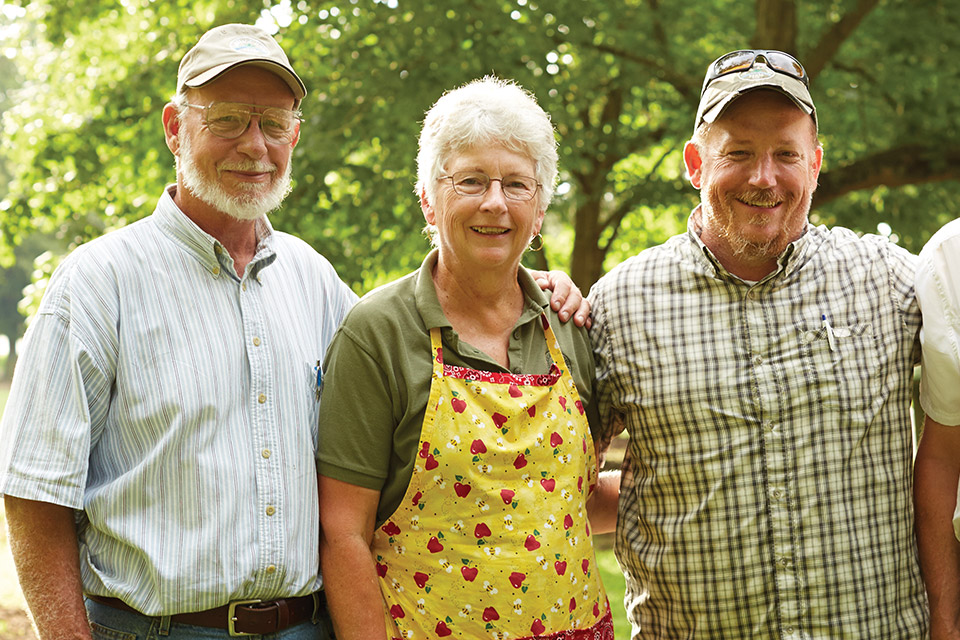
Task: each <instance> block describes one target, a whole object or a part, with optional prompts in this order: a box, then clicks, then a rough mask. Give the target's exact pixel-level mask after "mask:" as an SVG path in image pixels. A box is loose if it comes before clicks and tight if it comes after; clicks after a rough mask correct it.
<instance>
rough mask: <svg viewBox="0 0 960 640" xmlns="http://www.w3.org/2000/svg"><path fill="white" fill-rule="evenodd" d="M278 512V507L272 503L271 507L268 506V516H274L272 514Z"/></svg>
mask: <svg viewBox="0 0 960 640" xmlns="http://www.w3.org/2000/svg"><path fill="white" fill-rule="evenodd" d="M276 512H277V510H276V508H274V506H273V505H270V506H269V507H267V515H268V516H272V515H273V514H275V513H276Z"/></svg>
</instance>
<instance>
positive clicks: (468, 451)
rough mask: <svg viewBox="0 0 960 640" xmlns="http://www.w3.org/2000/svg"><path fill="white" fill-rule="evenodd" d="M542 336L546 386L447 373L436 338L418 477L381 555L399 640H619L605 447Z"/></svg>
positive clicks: (553, 346)
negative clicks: (598, 532) (590, 503)
mask: <svg viewBox="0 0 960 640" xmlns="http://www.w3.org/2000/svg"><path fill="white" fill-rule="evenodd" d="M541 322H542V325H543V329H544V333H545V336H546V340H547V346H548V349H549V351H550V356H551V358H552V360H553V364H552V366H551V370H550V373H547V374H543V375H517V374H509V373H500V372H489V371H478V370H474V369H468V368H464V367H455V366H451V365H444V364H443V350H442V347H441V337H440V336H441V334H440V329H439V328H433V329H431V330H430V342H431V349H432V354H434V355H435V357H434V358H433V374H432V380H431V387H430V398H429V400H428V402H427V411H426V414H425V416H424V421H423V427H422V429H421V434H420V443H419V451H418V454H417V458H416V462H415V465H414V471H413V475H412V477H411V480H410V484H409V486H408V487H407V491H406V494H405V495H404V498H403V500H402V501H401V504H400V506H399V507H398V508H397V510H396V511H395V512H394V513H393V514H392V515H391V516H390V518H388V520H387V521H386V522H385V523H384V524H383V525H382V526H381V527H379V528H378V529H377V530H376V531H375V532H374V538H373V545H372V549H373V553H374V555H375V558H376V566H377V574H378V576H379V579H380V590H381V593H382V594H383V597H384V601H385V616H386V621H387V634H388V636H390V637H392V638H404V639H418V638H443V637H451V638H495V639H498V640H505V639H508V638H509V639H521V638H550V639H551V640H586V639H588V638H589V639H590V640H613V621H612V616H611V613H610V608H609V604H608V602H607V597H606V593H605V591H604V588H603V584H602V583H601V581H600V573H599V571H598V570H597V566H596V557H595V555H594V551H593V542H592V540H591V537H590V525H589V522H588V520H587V509H586V501H587V497H588V495H589V493H590V492H591V491H592V490H593V488H594V486H595V484H596V478H597V469H596V459H595V454H594V448H593V439H592V437H591V435H590V429H589V426H588V424H587V420H586V417H585V416H584V412H583V405H582V403H581V401H580V397H579V394H578V393H577V390H576V386H575V385H574V382H573V378H572V377H571V375H570V373H569V372H568V371H567V370H566V366H565V362H564V359H563V355H562V353H561V352H560V345H559V343H558V342H557V340H556V337H555V336H554V333H553V330H552V329H551V328H550V325H549V323H548V322H547V318H546V317H545V316H541ZM560 366H563V369H561V368H560Z"/></svg>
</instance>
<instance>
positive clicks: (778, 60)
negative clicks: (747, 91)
mask: <svg viewBox="0 0 960 640" xmlns="http://www.w3.org/2000/svg"><path fill="white" fill-rule="evenodd" d="M758 59H762V60H763V63H764V65H766V67H767V68H768V69H770V70H771V71H776V72H777V73H782V74H784V75H788V76H790V77H791V78H796V79H797V80H799V81H800V82H802V83H803V84H804V85H805V86H807V87H809V86H810V77H809V76H808V75H807V72H806V70H805V69H804V68H803V65H802V64H800V61H799V60H797V59H796V58H794V57H793V56H792V55H790V54H789V53H784V52H783V51H773V50H767V49H741V50H740V51H731V52H730V53H728V54H725V55H722V56H720V57H719V58H717V59H716V60H715V61H714V62H713V64H711V65H710V67H709V68H707V77H706V78H704V79H703V88H701V89H700V95H701V96H702V95H703V92H704V91H706V90H707V87H708V86H709V85H710V83H711V82H713V81H714V80H716V79H717V78H720V77H722V76H725V75H729V74H731V73H741V72H743V71H747V70H749V69H752V68H753V66H754V65H755V64H756V63H757V60H758Z"/></svg>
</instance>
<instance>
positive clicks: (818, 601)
mask: <svg viewBox="0 0 960 640" xmlns="http://www.w3.org/2000/svg"><path fill="white" fill-rule="evenodd" d="M808 85H809V78H808V77H807V74H806V72H805V71H804V69H803V66H802V65H801V64H800V63H799V62H798V61H797V60H796V59H794V58H793V57H792V56H789V55H787V54H785V53H782V52H779V51H757V50H750V51H736V52H732V53H729V54H727V55H725V56H722V57H721V58H719V59H718V60H716V61H715V62H714V63H713V64H711V65H710V67H709V68H708V71H707V76H706V78H705V80H704V86H703V91H702V95H701V101H700V107H699V110H698V113H697V120H696V125H695V133H694V136H693V139H692V140H691V141H690V142H689V143H687V145H686V147H685V149H684V160H685V162H686V166H687V171H688V174H689V178H690V181H691V183H692V184H693V186H694V187H696V188H697V189H699V190H700V195H701V202H700V205H699V206H698V207H697V208H696V209H694V211H693V212H692V214H691V215H690V219H689V222H688V228H687V232H686V233H685V234H682V235H679V236H676V237H674V238H672V239H670V240H669V241H667V242H666V243H665V244H663V245H661V246H658V247H654V248H651V249H648V250H646V251H644V252H642V253H640V254H639V255H637V256H635V257H633V258H631V259H629V260H627V261H625V262H624V263H623V264H621V265H620V266H619V267H617V268H616V269H614V270H613V271H611V272H610V273H609V274H608V275H607V276H605V277H604V278H603V279H601V280H600V281H599V282H598V283H597V284H596V285H595V286H594V288H593V290H592V291H591V294H590V301H591V303H592V305H593V329H592V330H591V339H592V341H593V347H594V352H595V357H596V360H597V376H598V389H597V391H598V394H599V406H600V412H601V419H602V420H603V422H604V424H605V426H606V429H607V430H608V435H611V436H612V435H613V434H614V432H616V431H618V430H619V428H620V426H625V428H626V430H627V432H628V434H629V436H630V444H629V449H628V453H627V459H626V466H625V470H624V479H623V483H622V485H621V496H620V505H619V522H618V532H617V555H618V558H619V560H620V563H621V565H622V567H623V569H624V572H625V574H626V582H627V597H626V601H627V602H626V604H627V611H628V614H629V617H630V619H631V622H632V624H633V638H669V639H671V640H675V639H679V638H727V639H729V638H857V639H861V638H883V639H885V640H889V639H892V638H923V637H926V636H927V633H928V631H927V628H928V614H927V600H926V595H925V593H924V588H923V582H922V580H921V577H920V571H919V567H918V561H917V551H916V546H915V543H914V530H913V507H912V501H911V491H912V462H913V460H912V454H913V449H912V433H911V419H910V399H911V383H912V377H913V369H914V366H915V364H916V363H917V361H918V359H919V343H918V337H917V334H918V330H919V327H920V314H919V310H918V307H917V303H916V300H915V297H914V290H913V275H914V262H915V258H914V257H913V256H911V255H910V254H909V253H908V252H907V251H905V250H904V249H901V248H900V247H897V246H896V245H893V244H891V243H890V242H888V241H887V240H886V239H885V238H882V237H878V236H863V237H860V236H858V235H856V234H855V233H853V232H852V231H849V230H847V229H841V228H833V229H827V228H825V227H822V226H819V227H818V226H813V225H811V224H810V223H809V221H808V214H809V210H810V202H811V198H812V195H813V192H814V190H815V189H816V186H817V176H818V174H819V171H820V165H821V162H822V158H823V150H822V148H821V146H820V144H819V142H818V140H817V119H816V111H815V108H814V104H813V100H812V99H811V97H810V92H809V86H808Z"/></svg>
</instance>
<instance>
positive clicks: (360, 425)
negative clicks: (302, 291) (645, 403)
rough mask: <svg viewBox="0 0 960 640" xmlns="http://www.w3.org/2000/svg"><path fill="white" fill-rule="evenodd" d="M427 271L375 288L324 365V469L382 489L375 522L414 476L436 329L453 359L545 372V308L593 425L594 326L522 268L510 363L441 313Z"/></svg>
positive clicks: (431, 257)
mask: <svg viewBox="0 0 960 640" xmlns="http://www.w3.org/2000/svg"><path fill="white" fill-rule="evenodd" d="M437 255H438V254H437V251H436V250H434V251H432V252H430V254H428V255H427V257H426V259H425V260H424V261H423V264H422V265H421V266H420V269H419V271H415V272H413V273H411V274H409V275H407V276H405V277H403V278H401V279H399V280H397V281H396V282H393V283H391V284H388V285H386V286H383V287H381V288H379V289H375V290H374V291H371V292H370V293H368V294H367V295H365V296H364V297H363V298H362V299H361V300H360V302H358V303H357V304H356V306H354V307H353V309H352V310H351V311H350V313H349V314H348V315H347V317H346V319H345V320H344V321H343V324H342V325H340V329H339V330H338V331H337V334H336V336H334V339H333V342H332V343H331V345H330V348H329V350H328V351H327V356H326V360H325V361H324V366H323V370H324V377H323V396H322V398H321V400H320V419H319V429H320V434H319V447H318V451H317V469H318V470H319V472H320V473H321V474H323V475H325V476H328V477H330V478H335V479H337V480H341V481H343V482H347V483H350V484H354V485H358V486H361V487H366V488H368V489H374V490H377V491H380V504H379V506H378V507H377V522H378V523H382V522H384V521H386V520H387V518H388V517H389V516H390V515H391V514H392V513H393V512H394V511H395V510H396V509H397V507H398V506H399V504H400V501H401V500H402V499H403V494H404V493H405V492H406V489H407V486H408V485H409V484H410V478H411V476H412V474H413V466H414V461H415V458H416V455H417V449H418V447H417V445H418V443H419V442H420V429H421V427H422V425H423V417H424V414H425V412H426V405H427V400H428V398H429V395H430V376H431V373H432V371H433V365H432V359H431V351H430V329H431V328H433V327H440V328H441V333H442V340H443V359H444V362H445V363H446V364H451V365H456V366H461V367H470V368H472V369H479V370H483V371H499V372H513V373H528V374H542V373H548V372H549V371H550V364H551V362H552V361H551V359H550V353H549V351H548V350H547V341H546V339H545V338H544V333H543V328H542V327H541V324H540V322H539V318H540V315H541V314H542V313H544V312H546V313H547V319H548V320H549V322H550V326H551V328H552V329H553V331H554V333H555V334H556V336H557V340H558V341H559V342H560V349H561V350H562V351H563V354H564V357H565V359H566V361H567V365H568V369H569V370H570V371H571V373H572V374H573V380H574V382H575V383H576V385H577V391H578V392H579V393H580V399H581V400H582V401H583V405H584V408H585V410H586V412H587V418H588V419H589V421H590V425H591V429H596V427H597V426H598V425H599V420H598V419H597V413H596V407H595V404H594V402H593V383H594V365H593V354H592V352H591V349H590V341H589V338H588V337H587V332H586V331H585V330H584V329H579V328H577V327H576V326H574V325H573V323H572V322H571V323H567V324H564V323H562V322H560V319H559V318H558V317H557V314H556V313H554V312H553V311H552V310H551V309H550V306H549V299H548V298H547V296H546V294H544V292H542V291H541V290H540V287H538V286H537V284H536V282H534V280H533V277H532V276H531V275H530V274H529V273H528V272H527V271H526V270H525V269H524V268H523V267H521V268H520V273H519V275H518V280H519V282H520V286H521V288H522V289H523V293H524V298H525V302H524V307H523V311H522V313H521V314H520V318H519V320H517V324H516V326H515V327H514V330H513V333H511V334H510V346H509V357H510V369H504V368H503V367H501V366H500V365H499V364H497V363H496V362H494V361H493V360H492V359H491V358H490V357H489V356H487V355H486V354H485V353H483V352H482V351H480V350H479V349H476V348H474V347H472V346H470V345H469V344H467V343H466V342H464V341H462V340H460V337H459V336H458V335H457V333H456V331H454V330H453V327H451V326H450V322H449V321H448V320H447V318H446V316H444V314H443V309H442V308H441V307H440V301H439V300H438V299H437V292H436V289H435V288H434V284H433V278H432V277H431V273H432V272H433V267H434V266H435V265H436V263H437Z"/></svg>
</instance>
